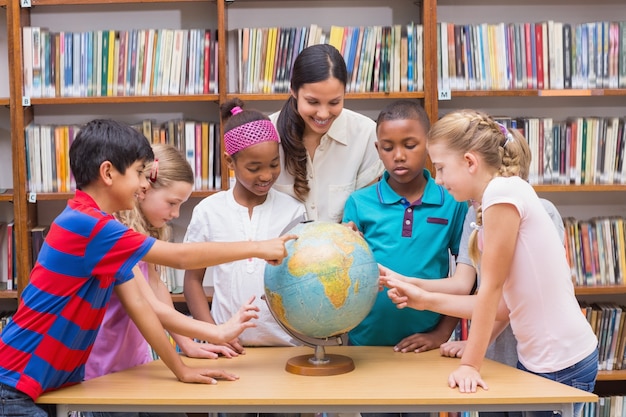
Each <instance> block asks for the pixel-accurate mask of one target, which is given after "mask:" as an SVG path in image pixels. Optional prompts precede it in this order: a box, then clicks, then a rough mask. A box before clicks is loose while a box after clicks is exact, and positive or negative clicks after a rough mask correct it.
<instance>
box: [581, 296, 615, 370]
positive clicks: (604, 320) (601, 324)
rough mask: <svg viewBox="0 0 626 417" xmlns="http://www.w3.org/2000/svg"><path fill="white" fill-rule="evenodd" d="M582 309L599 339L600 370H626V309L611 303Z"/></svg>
mask: <svg viewBox="0 0 626 417" xmlns="http://www.w3.org/2000/svg"><path fill="white" fill-rule="evenodd" d="M581 309H582V311H583V313H584V314H585V316H586V317H587V321H588V322H589V324H591V328H592V329H593V330H594V332H595V333H596V337H597V338H598V369H599V370H601V371H613V370H619V369H626V356H625V355H626V353H625V350H626V334H625V333H624V321H625V319H626V311H624V310H625V309H626V307H624V306H620V305H616V304H611V303H594V304H590V305H581Z"/></svg>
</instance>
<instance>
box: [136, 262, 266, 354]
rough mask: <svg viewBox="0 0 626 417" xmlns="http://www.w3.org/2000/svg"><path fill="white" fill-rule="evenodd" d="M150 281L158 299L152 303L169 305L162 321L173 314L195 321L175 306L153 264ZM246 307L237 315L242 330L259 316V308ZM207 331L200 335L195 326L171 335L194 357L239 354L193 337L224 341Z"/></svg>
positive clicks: (208, 327)
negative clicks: (243, 312)
mask: <svg viewBox="0 0 626 417" xmlns="http://www.w3.org/2000/svg"><path fill="white" fill-rule="evenodd" d="M137 269H138V268H137ZM139 273H141V271H139ZM135 276H136V277H138V278H139V280H140V281H142V279H141V277H139V276H138V275H137V274H135ZM148 283H149V285H150V288H152V292H153V293H154V294H155V296H156V299H155V300H152V302H151V304H153V303H159V302H160V303H163V304H164V305H165V306H167V307H168V308H167V309H165V311H164V313H162V314H165V316H164V317H162V315H161V316H159V319H160V320H161V322H162V323H163V322H164V321H166V320H167V317H168V316H170V315H173V314H174V315H176V316H179V317H180V316H182V317H183V319H182V320H184V321H185V322H188V323H193V322H194V321H193V319H190V318H189V317H188V316H186V315H184V314H181V313H180V312H178V311H177V310H176V309H175V308H174V303H173V302H172V297H171V295H170V292H169V291H168V289H167V287H166V286H165V284H164V283H163V281H162V280H161V277H160V276H159V274H158V271H157V270H156V268H155V267H154V265H152V264H150V266H149V274H148ZM146 294H149V291H146ZM203 294H204V292H203ZM205 304H206V299H205ZM157 305H158V304H157ZM245 307H246V308H248V310H246V311H245V314H243V315H241V314H239V315H237V317H240V318H241V320H242V321H240V322H239V325H240V326H239V329H240V330H241V331H243V330H245V329H247V328H248V327H253V326H254V323H253V322H252V321H249V320H250V319H252V318H256V317H258V316H257V314H256V312H257V311H258V308H256V309H255V308H250V307H252V306H250V305H249V306H245ZM157 308H158V307H157ZM174 320H176V318H174ZM190 320H191V321H190ZM181 324H182V325H183V326H184V327H185V323H184V322H181ZM213 324H214V323H213ZM166 327H167V326H166ZM225 327H228V326H213V325H206V326H204V328H205V329H206V330H207V331H209V332H210V331H212V330H213V329H212V328H215V332H216V333H220V331H221V330H223V329H224V328H225ZM233 330H235V329H233ZM207 331H205V332H204V333H205V337H204V338H201V337H199V336H198V334H199V333H195V332H194V330H193V328H191V329H190V332H191V334H189V333H188V332H186V331H185V334H187V336H184V335H181V334H178V333H175V332H172V331H170V336H172V339H174V341H175V342H176V344H177V345H178V346H179V347H180V349H181V350H182V352H183V353H184V354H185V355H187V356H189V357H192V358H207V359H216V358H217V357H218V355H219V354H221V355H223V356H225V357H229V358H230V357H234V356H237V352H235V351H233V350H232V349H229V348H228V347H226V346H218V345H214V344H212V343H198V342H196V341H194V340H193V339H192V338H198V339H203V340H207V341H209V342H213V343H218V344H219V343H223V340H220V339H221V337H219V336H218V337H217V338H208V336H209V334H210V333H209V332H207ZM237 331H238V330H235V332H237ZM239 333H240V332H239ZM239 333H237V334H239ZM229 336H230V334H229V333H228V332H226V334H225V335H224V336H223V337H229Z"/></svg>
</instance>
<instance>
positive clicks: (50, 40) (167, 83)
mask: <svg viewBox="0 0 626 417" xmlns="http://www.w3.org/2000/svg"><path fill="white" fill-rule="evenodd" d="M22 41H23V64H24V65H23V68H24V94H25V95H26V96H27V97H92V96H146V95H178V94H211V93H217V72H218V71H217V42H216V35H215V32H213V31H211V30H209V29H137V30H130V31H125V30H96V31H89V32H51V31H49V30H48V29H46V28H42V27H35V26H32V27H31V26H26V27H24V28H23V37H22Z"/></svg>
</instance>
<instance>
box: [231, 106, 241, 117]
mask: <svg viewBox="0 0 626 417" xmlns="http://www.w3.org/2000/svg"><path fill="white" fill-rule="evenodd" d="M242 111H243V109H242V108H241V107H239V106H235V107H233V108H232V109H230V114H232V115H233V116H234V115H236V114H239V113H241V112H242Z"/></svg>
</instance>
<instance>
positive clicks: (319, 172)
mask: <svg viewBox="0 0 626 417" xmlns="http://www.w3.org/2000/svg"><path fill="white" fill-rule="evenodd" d="M346 82H347V71H346V64H345V62H344V60H343V57H342V56H341V54H340V53H339V51H338V50H337V49H336V48H335V47H333V46H331V45H326V44H320V45H313V46H310V47H308V48H305V49H303V50H302V52H300V54H299V55H298V57H297V58H296V60H295V62H294V65H293V71H292V75H291V97H289V99H288V100H287V101H286V102H285V104H284V105H283V108H282V110H281V111H280V112H278V113H275V114H273V115H271V116H270V119H271V120H272V121H273V122H274V123H275V124H276V128H277V130H278V133H279V135H280V138H281V162H282V166H283V170H282V172H281V174H280V176H279V177H278V179H277V180H276V184H275V185H274V188H276V189H278V190H280V191H282V192H285V193H287V194H289V195H291V196H293V197H295V198H297V199H299V200H300V201H302V202H304V203H305V206H306V211H307V215H308V218H309V219H311V220H325V221H333V222H339V221H341V217H342V215H343V207H344V204H345V202H346V200H347V198H348V196H349V195H350V193H351V192H352V191H355V190H358V189H360V188H363V187H364V186H366V185H368V184H370V183H372V182H374V181H376V180H377V179H378V178H379V177H380V175H381V174H382V171H383V165H382V162H381V161H380V160H379V158H378V155H377V153H376V148H375V147H374V142H375V141H376V125H375V123H374V121H373V120H371V119H369V118H368V117H366V116H363V115H361V114H359V113H355V112H353V111H351V110H348V109H345V108H344V107H343V104H344V96H345V90H346Z"/></svg>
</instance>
